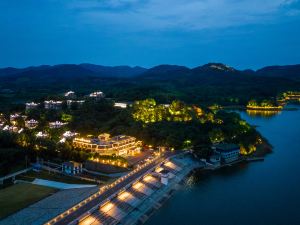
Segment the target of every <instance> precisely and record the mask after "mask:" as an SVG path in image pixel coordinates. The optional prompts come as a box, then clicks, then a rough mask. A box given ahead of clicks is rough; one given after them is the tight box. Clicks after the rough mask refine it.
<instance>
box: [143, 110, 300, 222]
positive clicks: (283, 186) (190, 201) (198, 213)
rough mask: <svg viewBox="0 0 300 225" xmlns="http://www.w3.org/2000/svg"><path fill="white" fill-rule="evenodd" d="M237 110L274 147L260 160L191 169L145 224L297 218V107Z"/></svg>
mask: <svg viewBox="0 0 300 225" xmlns="http://www.w3.org/2000/svg"><path fill="white" fill-rule="evenodd" d="M299 109H300V108H299ZM241 116H242V118H244V119H245V120H247V121H248V122H249V123H250V124H253V125H258V126H259V127H258V130H259V131H260V132H261V133H262V135H263V136H265V137H266V138H267V139H268V140H269V141H270V143H271V144H272V145H273V146H274V150H273V153H271V154H269V155H268V156H267V157H266V159H265V161H263V162H252V163H248V164H240V165H237V166H234V167H231V168H227V169H224V170H219V171H214V172H206V173H203V172H200V173H198V174H195V175H194V176H192V177H191V178H190V179H189V181H188V182H187V184H186V186H185V187H184V188H183V189H182V190H180V191H178V192H176V194H175V195H174V196H173V197H172V198H171V199H170V200H169V201H168V202H167V203H166V204H165V205H164V206H163V207H162V208H161V209H160V210H159V211H158V212H157V213H156V214H155V215H154V216H153V217H151V218H150V219H149V221H148V222H147V225H159V224H172V225H176V224H180V225H193V224H199V225H235V224H236V225H298V224H300V111H284V112H282V113H281V114H279V115H275V116H272V117H260V116H249V115H247V114H246V113H245V112H242V113H241Z"/></svg>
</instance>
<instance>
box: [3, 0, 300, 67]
mask: <svg viewBox="0 0 300 225" xmlns="http://www.w3.org/2000/svg"><path fill="white" fill-rule="evenodd" d="M84 62H87V63H95V64H100V65H112V66H113V65H131V66H135V65H139V66H145V67H150V66H154V65H158V64H178V65H185V66H189V67H195V66H198V65H202V64H205V63H208V62H222V63H225V64H228V65H230V66H233V67H236V68H239V69H246V68H252V69H257V68H260V67H263V66H266V65H286V64H297V63H300V0H198V1H197V0H1V1H0V67H7V66H13V67H26V66H31V65H41V64H50V65H52V64H62V63H84Z"/></svg>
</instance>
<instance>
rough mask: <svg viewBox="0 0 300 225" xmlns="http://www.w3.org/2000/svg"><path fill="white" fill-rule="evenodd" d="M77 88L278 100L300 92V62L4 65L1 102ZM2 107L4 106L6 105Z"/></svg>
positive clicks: (130, 97) (208, 99) (166, 98)
mask: <svg viewBox="0 0 300 225" xmlns="http://www.w3.org/2000/svg"><path fill="white" fill-rule="evenodd" d="M67 90H74V91H76V92H77V93H78V94H80V95H85V94H88V93H89V92H91V91H95V90H101V91H104V93H105V94H106V96H107V97H109V98H114V99H118V100H124V101H134V100H137V99H145V98H149V97H151V98H155V99H158V100H159V101H160V102H164V103H165V102H170V101H171V100H172V99H181V100H184V101H186V102H190V103H201V104H212V103H216V102H217V103H222V104H228V105H230V104H246V102H247V101H249V100H250V99H252V98H274V97H275V96H277V95H278V94H279V93H282V92H284V91H288V90H295V91H296V90H297V91H300V65H290V66H270V67H264V68H262V69H259V70H256V71H254V70H237V69H235V68H232V67H230V66H227V65H224V64H221V63H208V64H205V65H202V66H198V67H195V68H188V67H185V66H178V65H159V66H155V67H152V68H149V69H147V68H143V67H130V66H100V65H94V64H86V63H85V64H79V65H75V64H61V65H55V66H47V65H43V66H37V67H27V68H22V69H18V68H3V69H0V102H1V98H2V102H3V101H5V102H6V103H5V104H3V105H4V106H5V105H7V104H8V103H13V102H15V101H21V99H24V101H25V99H26V100H27V99H32V100H34V99H37V98H43V97H46V96H51V95H57V93H64V92H65V91H67ZM0 106H1V105H0Z"/></svg>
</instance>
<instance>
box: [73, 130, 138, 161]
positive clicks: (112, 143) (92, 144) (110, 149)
mask: <svg viewBox="0 0 300 225" xmlns="http://www.w3.org/2000/svg"><path fill="white" fill-rule="evenodd" d="M73 145H74V147H77V148H81V149H85V150H88V151H91V152H97V153H99V154H100V155H117V156H127V155H134V154H135V153H138V152H139V151H140V149H139V147H138V146H137V145H138V142H137V140H136V138H135V137H131V136H126V135H118V136H115V137H112V138H111V137H110V135H109V134H101V135H99V136H98V138H75V139H74V140H73Z"/></svg>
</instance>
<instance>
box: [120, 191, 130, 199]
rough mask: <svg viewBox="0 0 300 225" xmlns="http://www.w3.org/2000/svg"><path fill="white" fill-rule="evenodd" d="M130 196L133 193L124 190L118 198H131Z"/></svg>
mask: <svg viewBox="0 0 300 225" xmlns="http://www.w3.org/2000/svg"><path fill="white" fill-rule="evenodd" d="M129 197H132V195H131V194H130V193H129V192H127V191H124V192H122V193H121V194H120V195H119V196H118V199H120V200H125V199H126V198H129Z"/></svg>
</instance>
